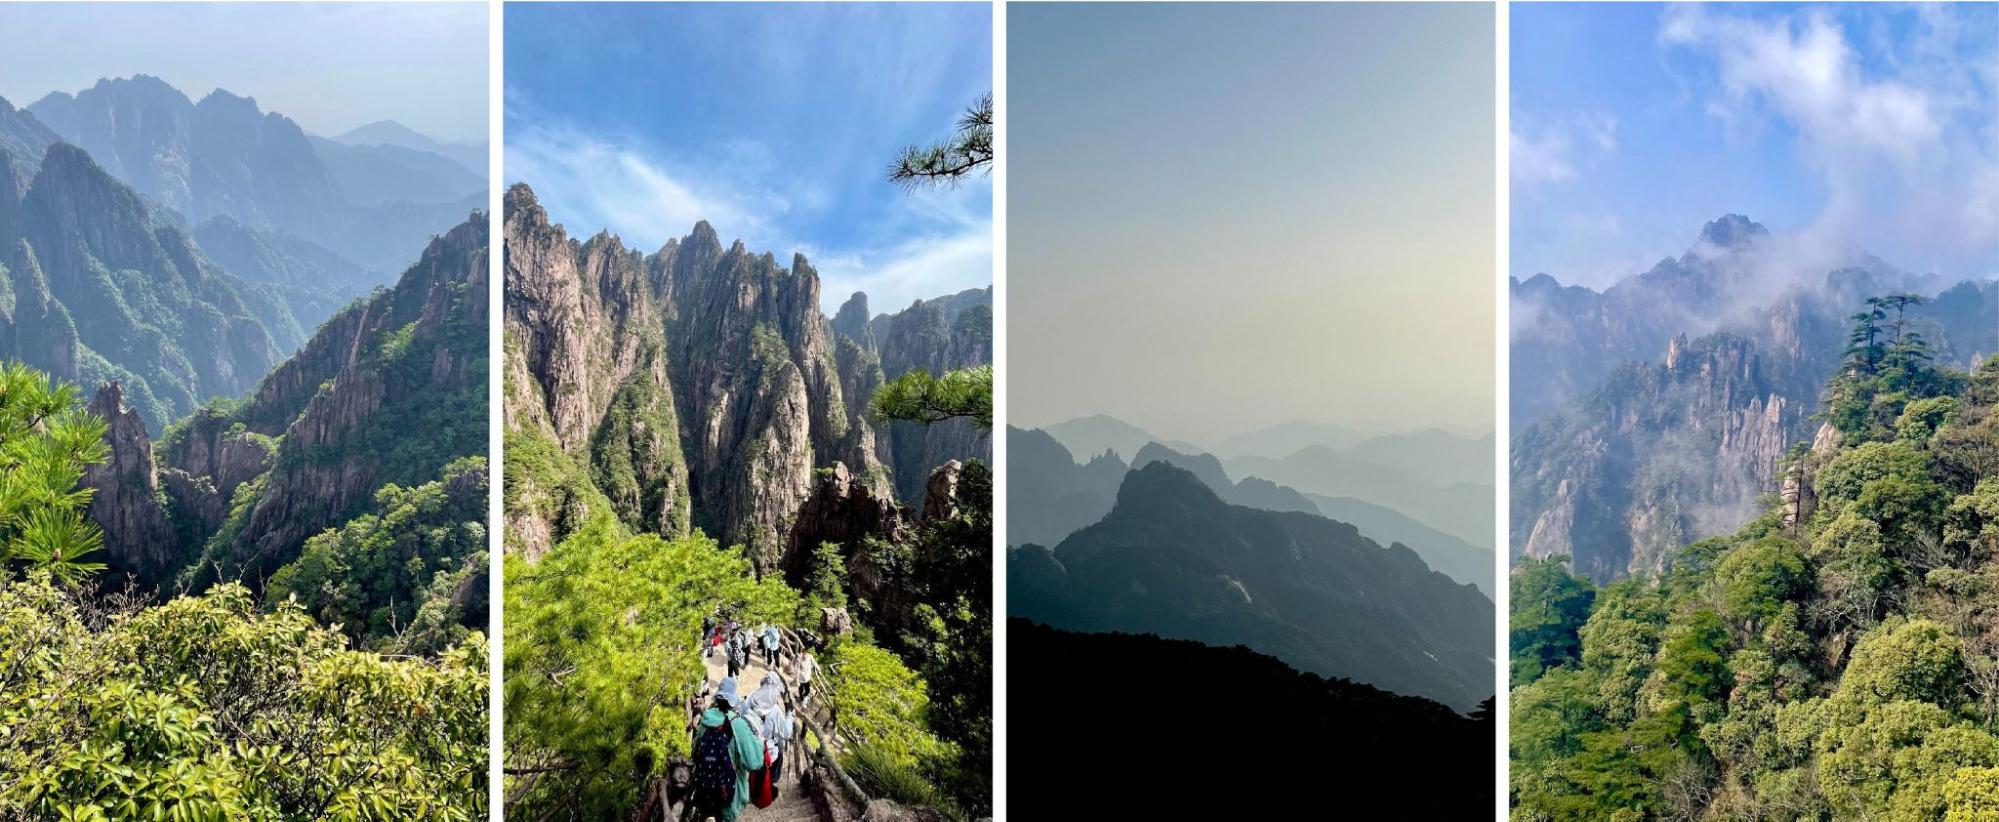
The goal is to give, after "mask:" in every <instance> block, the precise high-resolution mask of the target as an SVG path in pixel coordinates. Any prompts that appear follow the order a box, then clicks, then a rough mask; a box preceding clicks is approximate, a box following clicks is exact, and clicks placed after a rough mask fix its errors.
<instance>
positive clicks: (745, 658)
mask: <svg viewBox="0 0 1999 822" xmlns="http://www.w3.org/2000/svg"><path fill="white" fill-rule="evenodd" d="M722 653H724V654H727V655H728V662H729V678H730V679H735V678H736V677H737V675H739V674H741V673H742V672H743V669H744V668H747V667H749V664H750V643H749V637H747V636H745V635H743V633H742V632H740V631H738V632H736V633H734V634H730V635H729V646H728V648H726V649H724V650H723V651H722Z"/></svg>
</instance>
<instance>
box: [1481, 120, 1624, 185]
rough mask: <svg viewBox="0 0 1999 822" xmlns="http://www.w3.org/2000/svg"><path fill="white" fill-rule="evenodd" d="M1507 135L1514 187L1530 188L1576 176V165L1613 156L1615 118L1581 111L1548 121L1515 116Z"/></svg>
mask: <svg viewBox="0 0 1999 822" xmlns="http://www.w3.org/2000/svg"><path fill="white" fill-rule="evenodd" d="M1514 119H1515V123H1516V125H1515V126H1514V128H1513V132H1512V133H1511V134H1509V135H1508V136H1507V141H1508V146H1509V150H1508V156H1509V162H1510V164H1511V174H1512V179H1513V184H1514V185H1515V186H1516V187H1527V188H1531V187H1534V186H1538V185H1542V184H1546V183H1558V182H1562V181H1564V180H1568V179H1572V178H1574V177H1575V176H1576V173H1577V169H1576V166H1577V165H1578V164H1580V163H1584V162H1587V161H1589V160H1591V159H1594V158H1597V157H1602V156H1606V155H1610V154H1613V153H1616V151H1617V118H1615V117H1613V116H1611V115H1610V114H1607V113H1603V112H1580V113H1576V114H1571V115H1569V116H1566V117H1561V118H1558V119H1555V120H1552V121H1548V122H1541V121H1539V120H1536V119H1533V118H1529V117H1527V116H1525V115H1522V114H1519V113H1516V114H1515V115H1514Z"/></svg>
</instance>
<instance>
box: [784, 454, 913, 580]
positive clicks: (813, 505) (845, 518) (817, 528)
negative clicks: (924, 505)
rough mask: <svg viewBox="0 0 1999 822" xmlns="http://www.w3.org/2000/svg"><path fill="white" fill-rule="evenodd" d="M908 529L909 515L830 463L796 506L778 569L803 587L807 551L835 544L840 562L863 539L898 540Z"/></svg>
mask: <svg viewBox="0 0 1999 822" xmlns="http://www.w3.org/2000/svg"><path fill="white" fill-rule="evenodd" d="M909 528H910V523H909V517H908V515H907V514H906V513H905V512H904V511H903V510H902V508H901V507H900V506H897V505H896V504H895V500H893V499H889V498H887V497H883V496H877V495H876V494H875V492H874V491H873V490H872V489H870V488H868V487H867V485H865V484H863V483H859V482H856V481H855V480H854V476H853V474H852V473H851V472H849V471H848V470H847V466H846V464H845V463H834V464H833V467H832V468H822V469H820V470H819V472H818V482H817V483H815V484H814V485H813V488H812V495H811V496H810V497H807V498H806V500H805V503H804V504H803V505H800V506H799V507H798V516H797V518H796V519H795V520H794V521H793V523H792V528H791V533H790V536H789V543H788V544H787V545H786V547H785V553H784V558H783V563H782V566H781V567H783V569H784V574H785V578H786V580H787V581H788V582H790V583H791V585H792V586H793V587H796V588H804V587H805V586H806V584H807V581H808V577H809V576H810V574H811V572H812V566H811V561H812V556H813V550H814V549H815V548H817V547H818V546H819V545H820V544H822V543H828V542H830V543H834V544H836V545H839V546H841V547H842V549H843V550H842V559H845V558H847V557H849V556H852V554H853V552H854V550H856V549H857V548H858V546H859V545H860V543H861V542H862V541H863V540H865V539H867V538H869V537H877V538H881V539H886V540H889V541H891V542H895V541H901V540H903V539H906V538H908V537H909V535H910V531H909Z"/></svg>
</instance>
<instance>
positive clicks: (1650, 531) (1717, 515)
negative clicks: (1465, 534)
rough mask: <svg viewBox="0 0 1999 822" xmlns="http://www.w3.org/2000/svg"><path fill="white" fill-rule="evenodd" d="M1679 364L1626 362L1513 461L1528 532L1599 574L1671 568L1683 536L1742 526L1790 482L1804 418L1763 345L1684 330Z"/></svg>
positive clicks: (1530, 549)
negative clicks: (1776, 377)
mask: <svg viewBox="0 0 1999 822" xmlns="http://www.w3.org/2000/svg"><path fill="white" fill-rule="evenodd" d="M1666 362H1670V363H1671V365H1666V364H1665V363H1664V362H1662V363H1661V364H1659V365H1652V366H1646V365H1632V366H1629V367H1627V368H1625V369H1622V370H1620V371H1619V372H1618V373H1617V374H1616V375H1614V376H1613V377H1612V379H1611V380H1609V381H1608V382H1607V383H1606V385H1605V386H1604V388H1602V389H1600V390H1599V391H1598V392H1597V393H1596V394H1594V395H1593V396H1592V397H1591V399H1590V401H1589V403H1588V404H1587V406H1586V408H1587V413H1584V412H1581V411H1578V412H1574V413H1570V414H1566V415H1563V416H1560V417H1556V418H1553V419H1550V420H1547V421H1544V422H1542V423H1539V424H1536V425H1534V426H1531V427H1530V428H1528V429H1527V431H1525V432H1524V433H1523V434H1522V435H1521V436H1520V437H1519V438H1518V439H1516V443H1520V444H1521V445H1523V446H1524V447H1518V448H1516V450H1515V452H1514V458H1513V497H1512V499H1513V508H1514V516H1515V519H1514V522H1515V529H1516V538H1518V539H1521V540H1522V541H1521V543H1520V544H1521V545H1522V550H1523V551H1524V552H1525V553H1526V554H1527V555H1529V556H1537V557H1545V556H1555V555H1568V556H1570V557H1571V558H1572V559H1573V562H1574V565H1575V568H1576V570H1577V572H1579V573H1584V574H1588V575H1590V576H1592V577H1595V578H1597V579H1599V580H1608V579H1614V578H1617V577H1619V576H1622V575H1624V574H1627V573H1633V572H1641V571H1658V570H1661V569H1663V568H1664V567H1665V565H1666V564H1667V563H1668V562H1670V561H1671V559H1672V556H1673V554H1674V553H1675V552H1676V551H1677V550H1678V549H1679V547H1680V546H1681V545H1684V544H1686V543H1688V542H1691V541H1693V540H1695V539H1698V538H1700V537H1702V536H1707V535H1710V534H1714V533H1721V532H1724V531H1728V530H1731V529H1733V528H1735V527H1737V526H1739V525H1740V524H1741V523H1742V522H1744V521H1746V520H1748V519H1749V518H1750V517H1752V516H1753V515H1754V513H1755V500H1756V497H1757V496H1758V495H1759V494H1762V493H1767V492H1768V491H1770V490H1774V489H1776V488H1777V485H1778V480H1779V473H1778V472H1779V469H1780V463H1781V459H1782V457H1783V454H1784V451H1785V449H1786V447H1787V446H1788V445H1789V443H1790V442H1791V441H1792V440H1793V439H1794V438H1795V437H1797V436H1798V435H1799V434H1800V433H1801V431H1802V426H1803V425H1804V423H1805V415H1804V413H1803V412H1802V411H1801V410H1799V408H1798V407H1797V404H1796V403H1793V402H1791V401H1790V400H1788V399H1787V398H1786V397H1784V396H1783V395H1782V394H1780V393H1777V392H1776V391H1775V390H1774V388H1773V386H1772V383H1771V380H1770V379H1769V378H1768V377H1767V375H1765V374H1764V373H1763V368H1762V365H1761V360H1760V358H1759V357H1758V356H1757V354H1756V351H1755V346H1754V345H1753V344H1752V343H1750V342H1749V341H1747V340H1744V339H1742V338H1739V337H1733V336H1729V335H1714V336H1711V337H1704V338H1701V339H1700V340H1696V341H1694V342H1691V343H1689V342H1686V341H1685V339H1684V338H1683V337H1682V338H1675V339H1674V340H1673V341H1672V342H1671V343H1669V345H1668V358H1667V360H1666Z"/></svg>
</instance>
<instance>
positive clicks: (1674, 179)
mask: <svg viewBox="0 0 1999 822" xmlns="http://www.w3.org/2000/svg"><path fill="white" fill-rule="evenodd" d="M1511 34H1512V38H1513V42H1512V51H1511V54H1512V62H1513V65H1512V130H1513V134H1512V136H1511V145H1512V155H1511V156H1512V160H1511V164H1512V180H1513V185H1512V191H1511V196H1512V203H1513V207H1512V232H1513V242H1512V257H1513V259H1512V263H1513V273H1514V275H1515V276H1518V277H1520V278H1522V279H1525V278H1527V277H1528V276H1530V275H1532V274H1535V273H1537V272H1546V273H1548V274H1552V275H1554V276H1555V278H1556V279H1558V280H1561V281H1563V282H1565V283H1580V284H1584V285H1589V286H1593V287H1598V288H1600V287H1603V286H1605V285H1608V284H1610V283H1612V282H1615V281H1616V280H1617V279H1620V278H1622V277H1626V276H1629V275H1632V274H1637V273H1640V272H1642V271H1644V270H1645V269H1648V268H1650V267H1651V266H1652V264H1653V263H1655V262H1657V261H1658V260H1659V259H1660V258H1662V257H1666V256H1677V255H1678V254H1680V253H1681V252H1682V251H1685V250H1686V249H1687V247H1688V246H1690V245H1691V244H1692V243H1693V241H1694V239H1695V237H1696V236H1698V234H1699V233H1700V228H1701V225H1702V224H1703V223H1705V222H1707V221H1708V220H1712V219H1714V218H1716V217H1719V216H1721V215H1722V214H1725V213H1731V212H1733V213H1739V214H1744V215H1747V216H1749V217H1750V218H1751V219H1754V220H1756V221H1758V222H1761V223H1763V224H1764V225H1765V226H1767V227H1768V228H1769V229H1770V230H1771V231H1772V232H1773V233H1775V234H1777V235H1779V236H1780V237H1790V238H1793V239H1797V240H1801V241H1802V242H1801V243H1800V245H1802V246H1815V247H1823V248H1830V247H1832V246H1843V245H1851V246H1854V247H1858V248H1859V249H1863V250H1867V251H1871V252H1873V253H1875V254H1877V255H1880V256H1881V257H1883V258H1885V259H1887V260H1888V261H1890V262H1893V263H1895V264H1897V265H1900V266H1902V267H1905V268H1910V269H1915V270H1918V271H1922V272H1929V273H1938V274H1944V275H1947V276H1953V277H1964V276H1987V277H1989V276H1993V275H1994V274H1995V273H1999V130H1995V128H1999V127H1995V123H1994V121H1995V117H1999V102H1995V101H1999V98H1995V86H1999V5H1996V4H1992V3H1982V4H1980V3H1956V4H1952V3H1912V4H1887V3H1853V4H1836V5H1825V6H1815V5H1797V4H1789V3H1784V4H1733V3H1729V4H1714V5H1662V4H1635V3H1590V4H1581V3H1514V4H1513V18H1512V27H1511Z"/></svg>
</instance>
